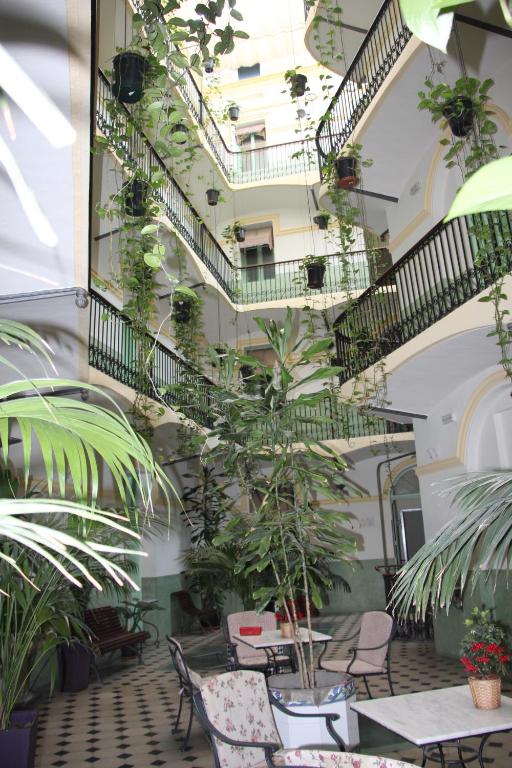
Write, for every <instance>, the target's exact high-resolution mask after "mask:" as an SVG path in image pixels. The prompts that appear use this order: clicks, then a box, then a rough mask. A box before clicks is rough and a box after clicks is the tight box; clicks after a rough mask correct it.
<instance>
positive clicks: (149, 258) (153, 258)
mask: <svg viewBox="0 0 512 768" xmlns="http://www.w3.org/2000/svg"><path fill="white" fill-rule="evenodd" d="M144 263H145V264H147V265H148V267H151V269H160V267H161V266H162V260H161V259H160V256H157V255H156V254H154V253H145V254H144Z"/></svg>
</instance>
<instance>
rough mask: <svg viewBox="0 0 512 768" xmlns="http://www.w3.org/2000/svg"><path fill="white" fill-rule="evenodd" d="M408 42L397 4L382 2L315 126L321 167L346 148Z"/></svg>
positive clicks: (408, 36)
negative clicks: (317, 124) (323, 113)
mask: <svg viewBox="0 0 512 768" xmlns="http://www.w3.org/2000/svg"><path fill="white" fill-rule="evenodd" d="M410 38H411V32H410V30H409V28H408V27H407V26H406V24H405V22H404V20H403V17H402V13H401V11H400V3H399V0H385V2H384V4H383V6H382V8H381V9H380V11H379V13H378V14H377V16H376V18H375V20H374V22H373V24H372V25H371V27H370V29H369V30H368V33H367V35H366V37H365V39H364V40H363V43H362V45H361V47H360V48H359V51H358V52H357V54H356V57H355V58H354V60H353V62H352V63H351V65H350V67H349V68H348V70H347V73H346V75H345V77H344V78H343V81H342V83H341V85H340V87H339V88H338V90H337V91H336V93H335V95H334V96H333V98H332V100H331V103H330V106H329V108H328V109H327V111H326V115H325V117H324V118H323V119H322V120H321V121H320V124H319V126H318V129H317V132H316V146H317V150H318V154H319V158H320V165H321V166H322V164H323V162H324V161H325V159H326V158H328V157H330V158H334V157H336V156H337V155H338V154H339V152H340V150H341V149H342V148H343V146H344V145H345V144H346V142H347V141H348V139H349V138H350V136H351V134H352V133H353V131H354V129H355V128H356V126H357V124H358V122H359V121H360V119H361V117H362V116H363V115H364V113H365V111H366V110H367V108H368V107H369V105H370V104H371V102H372V100H373V98H374V97H375V94H376V93H377V91H378V90H379V89H380V88H381V86H382V84H383V83H384V81H385V79H386V77H387V76H388V74H389V71H390V70H391V67H392V66H393V64H395V62H396V61H397V60H398V58H399V56H400V54H401V53H402V51H403V50H404V48H405V46H406V45H407V42H408V41H409V39H410Z"/></svg>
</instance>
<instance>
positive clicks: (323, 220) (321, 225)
mask: <svg viewBox="0 0 512 768" xmlns="http://www.w3.org/2000/svg"><path fill="white" fill-rule="evenodd" d="M313 221H314V222H315V224H316V225H317V227H318V229H327V227H328V226H329V217H328V216H327V215H326V214H325V213H319V214H318V216H314V217H313Z"/></svg>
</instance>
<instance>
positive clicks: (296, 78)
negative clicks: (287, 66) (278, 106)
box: [288, 73, 308, 99]
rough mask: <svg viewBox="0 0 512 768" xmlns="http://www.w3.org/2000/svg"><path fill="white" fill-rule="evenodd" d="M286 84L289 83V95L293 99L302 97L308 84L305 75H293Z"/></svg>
mask: <svg viewBox="0 0 512 768" xmlns="http://www.w3.org/2000/svg"><path fill="white" fill-rule="evenodd" d="M288 82H289V83H290V94H291V96H292V98H293V99H298V98H299V97H300V96H304V94H305V92H306V85H307V82H308V79H307V77H306V75H301V74H298V73H294V74H292V75H291V76H290V77H289V78H288Z"/></svg>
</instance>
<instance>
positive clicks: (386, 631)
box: [320, 611, 396, 699]
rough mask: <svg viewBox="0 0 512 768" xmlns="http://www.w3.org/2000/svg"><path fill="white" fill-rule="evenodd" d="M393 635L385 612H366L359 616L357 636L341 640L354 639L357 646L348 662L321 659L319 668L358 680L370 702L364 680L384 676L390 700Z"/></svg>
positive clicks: (392, 625)
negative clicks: (345, 674) (356, 640)
mask: <svg viewBox="0 0 512 768" xmlns="http://www.w3.org/2000/svg"><path fill="white" fill-rule="evenodd" d="M395 634H396V624H395V622H394V621H393V619H392V618H391V616H390V615H389V614H388V613H386V612H385V611H368V612H367V613H363V615H362V618H361V627H360V629H359V632H358V633H357V634H355V635H352V636H351V637H346V638H344V639H345V640H354V638H356V637H357V638H358V642H357V645H356V646H355V647H353V648H350V649H349V651H350V652H351V653H352V658H351V659H346V660H345V659H326V660H325V661H324V660H323V659H321V660H320V668H321V669H325V670H327V671H328V672H346V673H348V674H349V675H352V677H362V678H363V680H364V684H365V686H366V691H367V693H368V698H370V699H371V698H372V694H371V691H370V686H369V685H368V679H367V678H368V677H372V676H374V675H387V678H388V683H389V690H390V691H391V695H392V696H394V695H395V692H394V690H393V682H392V680H391V660H390V656H391V643H392V641H393V638H394V636H395Z"/></svg>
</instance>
